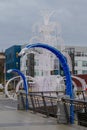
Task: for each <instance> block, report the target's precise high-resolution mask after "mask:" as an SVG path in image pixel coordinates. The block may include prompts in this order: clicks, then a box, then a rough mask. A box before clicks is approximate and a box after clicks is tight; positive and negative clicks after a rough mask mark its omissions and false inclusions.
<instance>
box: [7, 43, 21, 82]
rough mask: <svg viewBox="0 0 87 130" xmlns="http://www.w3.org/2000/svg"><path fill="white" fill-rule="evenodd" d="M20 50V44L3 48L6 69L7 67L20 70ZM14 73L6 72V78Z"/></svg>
mask: <svg viewBox="0 0 87 130" xmlns="http://www.w3.org/2000/svg"><path fill="white" fill-rule="evenodd" d="M20 51H21V46H20V45H14V46H11V47H9V48H7V49H6V50H5V56H6V71H7V70H9V69H19V70H20V57H19V56H18V53H19V52H20ZM14 75H16V73H14V74H13V73H11V74H8V73H6V80H8V79H10V78H12V77H13V76H14Z"/></svg>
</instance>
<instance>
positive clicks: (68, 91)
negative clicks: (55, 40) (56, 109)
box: [25, 43, 74, 124]
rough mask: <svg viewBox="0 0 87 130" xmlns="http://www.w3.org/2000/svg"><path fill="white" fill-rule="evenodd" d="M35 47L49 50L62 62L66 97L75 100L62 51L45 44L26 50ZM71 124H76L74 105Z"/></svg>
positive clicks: (37, 44) (71, 110)
mask: <svg viewBox="0 0 87 130" xmlns="http://www.w3.org/2000/svg"><path fill="white" fill-rule="evenodd" d="M35 47H41V48H44V49H47V50H49V51H51V52H52V53H54V54H55V55H56V56H57V57H58V59H59V60H60V64H61V65H62V67H63V71H64V74H65V76H66V95H69V96H70V98H73V90H72V80H71V74H70V71H69V67H68V65H67V62H66V59H65V57H64V55H63V54H62V53H61V52H60V51H58V50H57V49H56V48H54V47H52V46H49V45H47V44H43V43H36V44H29V45H27V46H26V47H25V48H27V49H30V48H35ZM70 123H71V124H73V123H74V108H73V105H71V106H70Z"/></svg>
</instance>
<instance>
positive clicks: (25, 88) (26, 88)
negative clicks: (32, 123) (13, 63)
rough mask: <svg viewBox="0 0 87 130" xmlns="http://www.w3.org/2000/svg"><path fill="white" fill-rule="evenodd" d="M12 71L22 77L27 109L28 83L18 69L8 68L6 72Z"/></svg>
mask: <svg viewBox="0 0 87 130" xmlns="http://www.w3.org/2000/svg"><path fill="white" fill-rule="evenodd" d="M13 71H14V72H17V73H18V74H19V75H20V76H21V77H22V79H23V83H24V90H25V92H26V110H28V83H27V80H26V77H25V75H24V74H23V73H22V72H21V71H20V70H17V69H9V70H8V71H7V72H8V73H11V72H13Z"/></svg>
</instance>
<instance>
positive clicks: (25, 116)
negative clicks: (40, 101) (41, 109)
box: [0, 110, 87, 130]
mask: <svg viewBox="0 0 87 130" xmlns="http://www.w3.org/2000/svg"><path fill="white" fill-rule="evenodd" d="M0 130H87V128H83V127H80V126H75V125H73V126H67V125H62V124H60V125H58V124H57V121H56V119H55V118H51V117H50V118H46V117H45V116H44V115H42V114H38V113H36V114H34V113H32V112H30V111H18V110H12V111H11V110H7V111H0Z"/></svg>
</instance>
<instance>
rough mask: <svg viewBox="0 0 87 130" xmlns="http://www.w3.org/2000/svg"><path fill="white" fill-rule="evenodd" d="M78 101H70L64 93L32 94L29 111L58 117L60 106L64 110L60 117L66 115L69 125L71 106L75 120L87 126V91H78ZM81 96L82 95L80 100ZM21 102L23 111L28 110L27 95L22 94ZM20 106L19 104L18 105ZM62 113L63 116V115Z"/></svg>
mask: <svg viewBox="0 0 87 130" xmlns="http://www.w3.org/2000/svg"><path fill="white" fill-rule="evenodd" d="M76 94H77V97H76V99H70V98H69V97H66V96H64V95H65V92H64V91H48V92H30V93H29V94H28V104H29V110H32V111H33V112H35V113H36V112H38V113H42V114H45V115H46V116H47V117H48V116H52V117H56V118H57V116H58V106H60V108H61V107H62V108H63V111H64V112H63V113H62V111H61V112H60V116H61V115H62V116H63V115H64V114H65V117H64V118H66V120H67V121H66V122H67V123H69V120H70V113H69V109H70V105H73V106H74V113H75V120H76V121H77V122H78V124H79V125H84V124H85V125H84V126H87V99H86V91H77V92H76ZM79 95H82V97H81V99H79ZM20 100H21V103H22V107H23V109H25V108H26V94H25V93H20ZM18 104H19V103H18ZM61 113H62V114H61Z"/></svg>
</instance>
